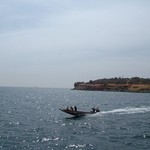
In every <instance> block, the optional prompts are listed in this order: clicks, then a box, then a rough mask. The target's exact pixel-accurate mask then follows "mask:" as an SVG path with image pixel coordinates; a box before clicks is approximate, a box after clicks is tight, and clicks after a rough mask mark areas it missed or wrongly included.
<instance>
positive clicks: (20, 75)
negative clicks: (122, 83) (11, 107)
mask: <svg viewBox="0 0 150 150" xmlns="http://www.w3.org/2000/svg"><path fill="white" fill-rule="evenodd" d="M149 18H150V1H149V0H101V1H100V0H1V1H0V86H19V87H34V86H38V87H52V88H73V87H74V83H75V82H78V81H84V82H88V81H89V80H96V79H101V78H113V77H129V78H130V77H143V78H150V19H149Z"/></svg>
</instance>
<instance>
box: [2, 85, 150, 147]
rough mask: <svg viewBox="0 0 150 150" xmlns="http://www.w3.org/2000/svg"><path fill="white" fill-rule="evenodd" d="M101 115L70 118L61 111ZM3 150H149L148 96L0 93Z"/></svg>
mask: <svg viewBox="0 0 150 150" xmlns="http://www.w3.org/2000/svg"><path fill="white" fill-rule="evenodd" d="M73 105H76V106H78V109H80V110H85V111H88V110H90V108H91V107H93V106H95V107H97V106H99V107H100V108H101V112H100V113H97V114H94V115H89V116H86V117H81V118H72V117H70V116H69V115H68V114H65V113H63V112H61V111H59V108H64V107H66V106H73ZM0 149H2V150H46V149H50V150H67V149H68V150H92V149H93V150H114V149H123V150H137V149H139V150H142V149H144V150H149V149H150V94H148V93H121V92H120V93H119V92H95V91H93V92H92V91H88V92H87V91H72V90H69V89H50V88H8V87H1V88H0Z"/></svg>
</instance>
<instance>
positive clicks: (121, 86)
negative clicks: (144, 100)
mask: <svg viewBox="0 0 150 150" xmlns="http://www.w3.org/2000/svg"><path fill="white" fill-rule="evenodd" d="M74 89H75V90H95V91H124V92H150V78H140V77H132V78H120V77H119V78H117V77H115V78H109V79H106V78H104V79H98V80H94V81H92V80H90V81H89V82H86V83H85V82H76V83H74Z"/></svg>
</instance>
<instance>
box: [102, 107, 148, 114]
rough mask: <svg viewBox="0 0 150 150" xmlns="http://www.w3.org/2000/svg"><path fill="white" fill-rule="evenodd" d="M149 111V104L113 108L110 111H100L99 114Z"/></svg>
mask: <svg viewBox="0 0 150 150" xmlns="http://www.w3.org/2000/svg"><path fill="white" fill-rule="evenodd" d="M146 112H150V106H149V107H146V106H142V107H125V108H119V109H114V110H111V111H102V112H100V113H101V114H136V113H146Z"/></svg>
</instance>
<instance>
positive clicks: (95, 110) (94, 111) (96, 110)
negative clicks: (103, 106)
mask: <svg viewBox="0 0 150 150" xmlns="http://www.w3.org/2000/svg"><path fill="white" fill-rule="evenodd" d="M91 109H92V112H93V113H96V112H100V110H99V107H97V108H94V107H93V108H91Z"/></svg>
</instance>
